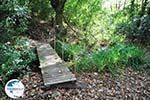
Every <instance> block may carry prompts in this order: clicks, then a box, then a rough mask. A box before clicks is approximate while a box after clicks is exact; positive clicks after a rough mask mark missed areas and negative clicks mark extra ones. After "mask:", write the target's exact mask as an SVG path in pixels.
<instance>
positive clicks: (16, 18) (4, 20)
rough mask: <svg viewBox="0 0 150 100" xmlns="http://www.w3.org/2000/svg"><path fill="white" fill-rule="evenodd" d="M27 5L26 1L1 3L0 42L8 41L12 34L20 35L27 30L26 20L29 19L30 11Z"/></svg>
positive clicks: (5, 0)
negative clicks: (0, 35)
mask: <svg viewBox="0 0 150 100" xmlns="http://www.w3.org/2000/svg"><path fill="white" fill-rule="evenodd" d="M28 4H29V1H28V0H25V1H22V0H3V1H1V6H0V12H1V18H0V20H1V21H0V28H1V29H2V30H1V34H2V37H0V40H1V41H2V42H3V41H7V40H9V39H10V38H11V37H12V36H13V34H20V33H22V32H24V31H25V30H27V27H28V19H29V18H30V9H29V7H28ZM7 37H9V38H7Z"/></svg>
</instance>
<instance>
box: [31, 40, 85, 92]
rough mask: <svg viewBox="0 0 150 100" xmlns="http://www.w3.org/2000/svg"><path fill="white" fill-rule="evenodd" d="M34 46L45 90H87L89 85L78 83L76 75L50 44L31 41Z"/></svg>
mask: <svg viewBox="0 0 150 100" xmlns="http://www.w3.org/2000/svg"><path fill="white" fill-rule="evenodd" d="M30 42H31V44H32V46H34V47H36V49H37V55H38V58H39V63H40V66H39V68H40V69H41V73H42V77H43V82H44V87H43V88H45V89H47V88H49V87H50V88H51V87H57V88H59V87H60V88H87V84H86V83H83V82H81V81H77V80H76V78H75V75H74V74H73V73H72V72H71V71H70V70H69V69H68V67H67V65H66V64H65V62H64V61H63V60H61V58H60V57H59V56H58V54H57V53H56V51H55V50H54V49H53V48H52V47H51V46H50V44H48V43H41V42H38V41H34V40H31V41H30Z"/></svg>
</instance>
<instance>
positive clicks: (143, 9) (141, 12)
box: [140, 0, 148, 16]
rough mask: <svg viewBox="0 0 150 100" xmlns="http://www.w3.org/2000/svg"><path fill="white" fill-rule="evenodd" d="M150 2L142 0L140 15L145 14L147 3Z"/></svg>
mask: <svg viewBox="0 0 150 100" xmlns="http://www.w3.org/2000/svg"><path fill="white" fill-rule="evenodd" d="M147 4H148V0H142V7H141V11H140V16H143V15H144V14H145V9H146V5H147Z"/></svg>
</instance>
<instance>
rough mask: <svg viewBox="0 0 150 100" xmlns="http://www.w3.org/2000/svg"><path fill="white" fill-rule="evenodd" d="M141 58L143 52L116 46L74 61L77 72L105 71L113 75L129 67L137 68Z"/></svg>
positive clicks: (134, 48)
mask: <svg viewBox="0 0 150 100" xmlns="http://www.w3.org/2000/svg"><path fill="white" fill-rule="evenodd" d="M142 56H143V52H142V51H141V50H140V49H139V48H137V47H135V46H130V45H125V44H116V45H114V46H112V47H107V48H105V49H100V50H98V51H95V52H93V53H91V54H88V55H84V56H82V57H80V58H79V59H76V64H75V68H76V70H77V71H98V72H100V71H104V70H105V69H107V70H109V71H110V72H112V73H113V74H114V73H115V72H116V71H118V69H123V68H124V67H125V66H129V65H130V66H132V67H134V68H135V67H136V68H138V67H137V66H138V65H140V64H141V63H142V59H141V58H142Z"/></svg>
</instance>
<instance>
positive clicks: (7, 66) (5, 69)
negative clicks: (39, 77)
mask: <svg viewBox="0 0 150 100" xmlns="http://www.w3.org/2000/svg"><path fill="white" fill-rule="evenodd" d="M35 58H36V56H35V53H34V52H33V50H32V49H31V48H30V46H29V42H28V41H27V39H23V38H18V39H17V40H16V41H15V42H14V44H11V43H9V42H8V43H5V44H0V66H1V67H0V77H1V79H2V80H3V82H5V80H7V78H9V77H10V75H12V73H14V72H18V71H20V69H22V68H24V67H27V65H28V64H29V63H30V62H32V61H33V60H35Z"/></svg>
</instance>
